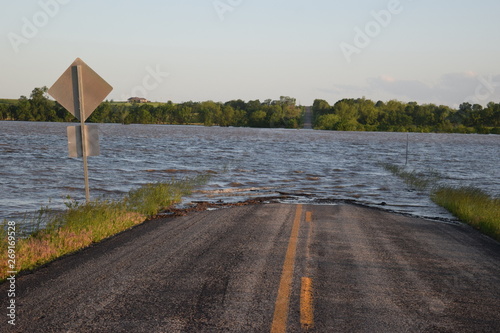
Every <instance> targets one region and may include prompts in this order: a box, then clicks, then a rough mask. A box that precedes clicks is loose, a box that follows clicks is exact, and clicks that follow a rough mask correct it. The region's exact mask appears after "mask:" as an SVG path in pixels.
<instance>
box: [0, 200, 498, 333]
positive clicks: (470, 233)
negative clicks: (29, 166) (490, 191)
mask: <svg viewBox="0 0 500 333" xmlns="http://www.w3.org/2000/svg"><path fill="white" fill-rule="evenodd" d="M7 289H8V286H7V285H6V284H3V285H2V286H0V293H1V297H2V300H3V303H2V304H3V306H2V309H3V311H4V312H5V313H6V312H7V310H6V301H7V300H6V295H7ZM16 292H17V295H16V305H17V309H16V311H17V312H16V315H17V317H16V326H15V327H12V326H10V325H8V324H7V319H8V318H7V317H6V316H5V315H2V316H1V318H3V319H2V320H3V322H2V323H0V331H2V332H30V333H31V332H168V333H170V332H499V331H500V244H499V243H498V242H495V241H493V240H491V239H489V238H487V237H485V236H482V235H481V234H479V233H478V232H476V231H474V230H472V229H471V228H470V227H467V226H462V225H453V224H445V223H439V222H433V221H427V220H423V219H417V218H408V217H404V216H401V215H394V214H390V213H386V212H382V211H379V210H374V209H367V208H362V207H358V206H351V205H337V206H326V205H325V206H312V205H284V204H268V205H254V206H243V207H235V208H230V209H221V210H217V211H205V212H198V213H192V214H189V215H188V216H184V217H179V218H167V219H159V220H153V221H149V222H147V223H145V224H143V225H141V226H138V227H136V228H134V229H133V230H129V231H127V232H124V233H122V234H120V235H117V236H115V237H113V238H111V239H109V240H107V241H105V242H103V243H101V244H98V245H95V246H93V247H91V248H88V249H86V250H84V251H81V252H79V253H77V254H74V255H71V256H68V257H65V258H63V259H61V260H58V261H56V262H54V263H52V264H50V265H48V266H47V267H45V268H42V269H40V270H38V271H37V272H36V273H34V274H30V275H25V276H22V277H19V278H18V280H17V287H16Z"/></svg>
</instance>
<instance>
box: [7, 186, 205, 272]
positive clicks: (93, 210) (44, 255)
mask: <svg viewBox="0 0 500 333" xmlns="http://www.w3.org/2000/svg"><path fill="white" fill-rule="evenodd" d="M206 181H207V177H206V176H200V177H196V178H193V179H185V180H179V181H174V180H173V181H170V182H163V183H155V184H147V185H144V186H142V187H140V188H138V189H135V190H132V191H130V192H129V193H128V194H127V195H126V196H125V197H124V198H123V199H122V200H118V201H113V200H104V199H97V200H94V201H92V202H90V203H88V204H79V203H76V202H71V203H68V204H67V207H68V209H67V210H66V211H64V212H62V213H50V212H49V211H47V210H45V209H44V210H41V211H40V213H39V214H40V216H39V217H38V218H36V219H34V221H37V222H36V223H37V224H40V220H41V219H42V220H44V221H43V224H44V225H45V228H44V229H41V230H38V231H36V232H34V233H32V234H31V235H29V236H28V237H21V236H22V235H21V234H20V231H19V229H17V230H16V234H15V236H16V237H15V238H16V245H15V251H10V254H12V253H14V254H15V269H13V267H9V264H12V263H13V262H12V261H11V262H9V259H12V258H9V242H8V239H9V238H8V235H7V232H8V228H7V227H8V225H7V224H8V222H7V221H4V225H3V226H2V227H1V228H0V281H3V280H5V279H6V278H7V277H8V276H9V274H7V272H8V271H17V272H21V271H24V270H32V269H35V268H37V267H39V266H41V265H43V264H46V263H48V262H50V261H52V260H54V259H56V258H58V257H61V256H64V255H66V254H69V253H72V252H75V251H78V250H80V249H83V248H85V247H87V246H89V245H91V244H93V243H97V242H99V241H101V240H103V239H106V238H108V237H110V236H112V235H115V234H117V233H119V232H121V231H124V230H126V229H129V228H130V227H133V226H134V225H137V224H140V223H142V222H144V221H145V220H146V219H147V218H148V217H150V216H153V215H155V214H157V213H158V212H160V211H161V210H163V209H165V208H167V207H169V206H171V205H172V204H174V203H177V202H179V201H180V200H181V198H182V197H183V196H185V195H188V194H189V193H191V191H192V189H193V188H194V187H196V186H198V185H201V184H203V183H205V182H206ZM11 230H12V229H11Z"/></svg>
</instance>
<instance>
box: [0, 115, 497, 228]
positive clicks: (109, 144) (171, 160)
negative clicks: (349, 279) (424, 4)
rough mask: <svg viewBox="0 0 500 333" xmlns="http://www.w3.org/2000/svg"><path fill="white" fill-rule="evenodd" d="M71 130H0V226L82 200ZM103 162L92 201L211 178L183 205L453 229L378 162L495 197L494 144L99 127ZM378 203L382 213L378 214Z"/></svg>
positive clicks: (94, 165)
mask: <svg viewBox="0 0 500 333" xmlns="http://www.w3.org/2000/svg"><path fill="white" fill-rule="evenodd" d="M68 125H73V124H63V123H39V122H0V219H14V220H17V219H21V218H22V217H23V215H24V214H25V213H27V212H28V213H31V212H35V211H37V210H38V209H40V208H41V207H45V206H49V207H50V208H54V209H61V208H64V202H65V201H68V198H71V199H76V200H84V197H85V193H84V181H83V167H82V160H81V159H74V158H69V157H68V148H67V138H66V127H67V126H68ZM98 126H99V133H100V148H101V155H100V156H97V157H89V175H90V190H91V196H92V197H94V198H95V197H101V196H105V197H110V198H117V197H120V195H122V194H124V193H126V192H128V191H129V190H130V189H132V188H136V187H138V186H140V185H141V184H145V183H149V182H157V181H164V180H169V179H171V178H172V177H175V178H177V179H178V178H183V177H185V176H189V177H192V176H195V175H197V174H203V173H210V174H211V175H212V178H211V180H210V182H209V183H208V184H207V185H206V186H204V187H203V188H201V189H200V190H199V191H197V192H196V193H194V194H193V195H192V196H191V197H189V198H186V199H185V201H184V203H183V204H189V202H191V201H213V202H216V201H223V202H236V201H242V200H245V199H248V198H252V197H256V196H258V197H262V196H277V195H279V194H280V193H281V194H282V193H287V194H291V195H292V199H289V200H288V201H293V202H311V203H314V202H317V203H325V202H338V201H342V200H348V201H350V200H353V201H355V202H358V203H360V204H365V205H369V206H377V207H381V208H384V209H387V210H392V211H396V212H401V213H406V214H411V215H415V216H422V217H426V218H434V219H441V220H447V219H449V220H453V217H452V216H451V215H449V214H448V213H447V212H446V211H445V210H444V209H442V208H440V207H438V206H436V205H435V204H434V203H432V201H431V200H430V199H429V193H428V190H416V189H413V188H411V187H409V186H407V185H406V184H405V182H404V181H402V180H401V179H399V178H398V177H396V176H394V175H392V174H391V173H390V172H389V171H387V170H386V169H384V167H383V164H384V163H391V164H395V165H398V166H402V167H404V166H405V163H406V146H407V141H408V143H409V150H408V151H409V155H408V166H407V169H408V170H414V171H416V172H422V173H424V174H432V175H436V174H437V175H439V180H436V184H437V183H441V184H447V185H459V186H474V187H478V188H480V189H483V190H485V191H486V192H488V193H490V194H492V195H495V196H498V195H499V194H500V171H499V170H500V168H499V165H500V136H497V135H463V134H419V133H411V134H409V136H408V135H407V134H406V133H369V132H326V131H313V130H286V129H252V128H219V127H198V126H163V125H121V124H100V125H98ZM382 203H384V205H381V204H382Z"/></svg>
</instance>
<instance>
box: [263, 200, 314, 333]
mask: <svg viewBox="0 0 500 333" xmlns="http://www.w3.org/2000/svg"><path fill="white" fill-rule="evenodd" d="M302 209H303V207H302V205H297V210H296V212H295V218H294V221H293V226H292V233H291V235H290V240H289V241H288V249H287V251H286V256H285V262H284V263H283V270H282V273H281V280H280V285H279V289H278V296H277V297H276V303H275V306H274V316H273V323H272V326H271V333H284V332H286V324H287V321H288V309H289V307H290V294H291V290H292V282H293V271H294V267H295V257H296V253H297V242H298V238H299V230H300V220H301V219H302ZM306 221H307V222H312V215H311V212H306ZM300 323H301V325H302V328H304V329H308V328H312V327H313V326H314V313H313V288H312V280H311V279H310V278H308V277H303V278H302V279H301V292H300Z"/></svg>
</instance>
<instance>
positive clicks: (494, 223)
mask: <svg viewBox="0 0 500 333" xmlns="http://www.w3.org/2000/svg"><path fill="white" fill-rule="evenodd" d="M431 199H432V200H433V201H434V202H435V203H436V204H438V205H440V206H442V207H444V208H446V209H447V210H448V211H450V213H452V214H453V215H455V216H456V217H457V218H459V219H460V220H461V221H462V222H465V223H467V224H470V225H471V226H473V227H474V228H476V229H478V230H479V231H481V232H482V233H484V234H486V235H488V236H491V237H493V238H495V239H496V240H498V241H500V198H492V197H490V196H489V195H488V194H486V193H484V192H483V191H481V190H479V189H475V188H470V187H460V188H455V187H447V186H443V187H439V188H437V189H435V190H434V191H432V194H431Z"/></svg>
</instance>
